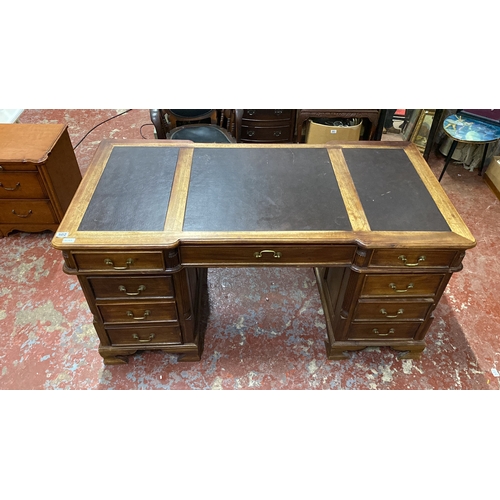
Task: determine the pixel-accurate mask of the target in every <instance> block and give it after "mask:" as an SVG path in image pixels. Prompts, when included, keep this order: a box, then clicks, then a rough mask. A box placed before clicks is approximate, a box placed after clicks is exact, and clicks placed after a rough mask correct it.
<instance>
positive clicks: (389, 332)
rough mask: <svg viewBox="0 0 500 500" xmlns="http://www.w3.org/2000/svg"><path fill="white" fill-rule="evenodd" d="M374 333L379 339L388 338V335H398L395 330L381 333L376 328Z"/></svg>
mask: <svg viewBox="0 0 500 500" xmlns="http://www.w3.org/2000/svg"><path fill="white" fill-rule="evenodd" d="M372 331H373V333H374V334H375V335H378V336H379V337H387V335H392V334H394V333H396V330H394V328H391V329H390V330H389V331H388V332H387V333H380V332H379V331H378V330H377V329H376V328H374V329H373V330H372Z"/></svg>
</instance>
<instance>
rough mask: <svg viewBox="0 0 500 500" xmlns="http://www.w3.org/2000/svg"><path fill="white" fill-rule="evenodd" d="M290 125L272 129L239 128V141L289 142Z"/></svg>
mask: <svg viewBox="0 0 500 500" xmlns="http://www.w3.org/2000/svg"><path fill="white" fill-rule="evenodd" d="M290 134H291V128H290V125H285V126H274V127H255V126H251V127H248V126H246V125H242V126H241V139H242V140H246V141H255V142H276V141H288V140H290Z"/></svg>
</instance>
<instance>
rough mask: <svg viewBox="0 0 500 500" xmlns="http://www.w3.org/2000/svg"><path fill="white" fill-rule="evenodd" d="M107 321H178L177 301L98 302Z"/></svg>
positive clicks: (104, 319) (103, 317)
mask: <svg viewBox="0 0 500 500" xmlns="http://www.w3.org/2000/svg"><path fill="white" fill-rule="evenodd" d="M97 307H98V309H99V311H100V312H101V316H102V319H103V321H104V322H105V323H149V322H154V321H177V308H176V307H175V302H174V301H171V302H166V301H165V302H159V301H150V302H148V301H145V300H140V301H139V300H136V301H129V302H127V303H124V302H119V303H113V304H103V303H99V304H97Z"/></svg>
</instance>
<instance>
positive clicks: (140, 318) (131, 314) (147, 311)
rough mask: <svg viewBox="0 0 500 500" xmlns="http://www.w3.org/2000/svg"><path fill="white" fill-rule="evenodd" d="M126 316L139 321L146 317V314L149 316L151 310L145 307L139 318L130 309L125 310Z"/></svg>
mask: <svg viewBox="0 0 500 500" xmlns="http://www.w3.org/2000/svg"><path fill="white" fill-rule="evenodd" d="M127 316H128V317H129V318H132V319H135V320H137V321H141V320H144V319H147V318H148V316H151V311H150V310H149V309H146V310H145V311H144V316H141V317H139V318H138V317H136V316H134V313H133V312H132V311H127Z"/></svg>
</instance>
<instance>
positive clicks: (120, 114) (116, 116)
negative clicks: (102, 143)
mask: <svg viewBox="0 0 500 500" xmlns="http://www.w3.org/2000/svg"><path fill="white" fill-rule="evenodd" d="M129 111H132V110H131V109H127V110H125V111H123V112H122V113H118V114H117V115H115V116H112V117H111V118H108V119H107V120H104V121H103V122H101V123H98V124H97V125H96V126H95V127H92V128H91V129H90V130H89V131H88V132H87V133H86V134H85V135H84V136H83V137H82V138H81V139H80V140H79V141H78V143H77V145H76V146H75V147H74V148H73V150H75V149H76V148H77V147H78V146H79V145H80V144H81V143H82V142H83V140H84V139H85V138H86V137H87V136H88V135H89V134H90V132H92V130H95V129H96V128H97V127H100V126H101V125H102V124H103V123H106V122H109V121H110V120H113V119H114V118H118V117H119V116H122V115H124V114H125V113H128V112H129Z"/></svg>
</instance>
